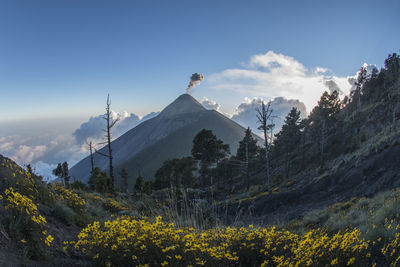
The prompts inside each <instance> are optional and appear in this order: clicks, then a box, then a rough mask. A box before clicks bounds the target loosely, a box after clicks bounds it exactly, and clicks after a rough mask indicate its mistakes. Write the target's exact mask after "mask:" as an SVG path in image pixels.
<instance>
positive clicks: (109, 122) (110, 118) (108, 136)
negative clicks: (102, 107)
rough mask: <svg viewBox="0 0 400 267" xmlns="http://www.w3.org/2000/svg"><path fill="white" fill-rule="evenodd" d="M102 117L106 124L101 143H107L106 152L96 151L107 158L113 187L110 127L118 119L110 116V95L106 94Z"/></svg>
mask: <svg viewBox="0 0 400 267" xmlns="http://www.w3.org/2000/svg"><path fill="white" fill-rule="evenodd" d="M104 119H105V120H106V123H107V126H106V129H105V130H104V131H105V132H106V135H105V138H106V141H105V142H103V143H102V144H107V148H108V154H104V153H101V152H99V151H97V150H96V153H98V154H100V155H102V156H105V157H107V158H108V162H109V166H108V168H109V172H110V178H111V186H112V188H113V189H114V187H115V178H114V165H113V154H112V148H111V138H112V137H111V128H112V127H114V126H115V124H116V123H117V122H118V121H119V118H117V119H115V120H114V119H113V118H112V117H111V99H110V95H109V94H108V95H107V102H106V114H105V115H104Z"/></svg>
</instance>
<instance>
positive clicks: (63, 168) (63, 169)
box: [53, 162, 71, 188]
mask: <svg viewBox="0 0 400 267" xmlns="http://www.w3.org/2000/svg"><path fill="white" fill-rule="evenodd" d="M53 174H54V175H55V176H57V177H59V178H61V179H62V181H63V182H64V185H65V187H66V188H70V178H71V177H70V176H69V169H68V163H67V162H64V163H62V164H61V163H58V165H57V167H56V168H55V169H54V170H53Z"/></svg>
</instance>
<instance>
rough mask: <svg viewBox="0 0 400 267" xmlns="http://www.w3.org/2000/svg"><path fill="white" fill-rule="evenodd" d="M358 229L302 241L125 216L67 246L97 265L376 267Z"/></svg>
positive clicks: (276, 233) (281, 233)
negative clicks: (203, 228)
mask: <svg viewBox="0 0 400 267" xmlns="http://www.w3.org/2000/svg"><path fill="white" fill-rule="evenodd" d="M360 235H361V232H360V231H359V230H357V229H353V230H347V231H344V232H337V233H336V234H335V235H332V236H331V235H328V234H327V233H326V232H325V231H323V230H321V229H316V230H311V231H309V232H307V233H305V234H303V235H298V234H295V233H292V232H289V231H286V230H278V229H276V228H275V227H269V228H254V227H253V226H251V225H250V226H249V227H248V228H243V227H242V228H233V227H226V228H214V229H210V230H206V231H197V230H195V229H193V228H179V227H175V226H174V224H173V223H165V222H163V221H162V220H161V217H157V220H156V221H154V222H150V221H145V220H135V219H133V218H131V217H127V216H123V217H120V218H117V219H115V220H113V221H106V222H104V224H100V223H99V222H94V223H93V224H91V225H88V226H87V227H86V228H85V229H83V230H82V231H81V233H80V234H79V235H78V240H77V241H71V242H65V244H66V247H65V249H68V248H69V249H78V250H80V251H81V252H83V253H84V254H86V255H87V256H89V257H91V258H92V260H93V262H94V263H95V264H100V265H107V266H110V265H115V266H133V265H136V266H139V265H143V264H149V265H151V266H153V265H156V266H159V265H161V266H165V265H171V266H188V265H207V266H255V265H261V266H271V265H272V266H275V265H276V266H305V265H310V264H313V265H314V266H326V265H331V264H332V265H336V264H337V265H338V266H345V265H355V264H356V265H360V266H366V265H369V264H371V262H372V260H371V259H370V254H369V250H368V242H366V241H364V240H363V239H361V238H360Z"/></svg>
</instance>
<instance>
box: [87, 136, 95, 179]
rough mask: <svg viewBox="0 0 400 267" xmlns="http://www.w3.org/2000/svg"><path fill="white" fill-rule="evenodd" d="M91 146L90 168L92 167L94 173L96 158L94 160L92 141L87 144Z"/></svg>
mask: <svg viewBox="0 0 400 267" xmlns="http://www.w3.org/2000/svg"><path fill="white" fill-rule="evenodd" d="M87 144H88V146H89V151H90V167H91V172H92V173H93V170H94V158H93V143H92V141H90V142H89V143H87Z"/></svg>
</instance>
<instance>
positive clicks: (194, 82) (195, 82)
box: [186, 73, 204, 94]
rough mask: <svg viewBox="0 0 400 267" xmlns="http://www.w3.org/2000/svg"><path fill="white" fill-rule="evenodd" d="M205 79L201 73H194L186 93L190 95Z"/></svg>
mask: <svg viewBox="0 0 400 267" xmlns="http://www.w3.org/2000/svg"><path fill="white" fill-rule="evenodd" d="M203 79H204V76H203V74H200V73H193V74H192V76H190V82H189V85H188V88H186V93H187V94H189V93H190V91H191V90H192V89H193V88H194V87H195V86H196V85H198V84H200V82H201V81H202V80H203Z"/></svg>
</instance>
